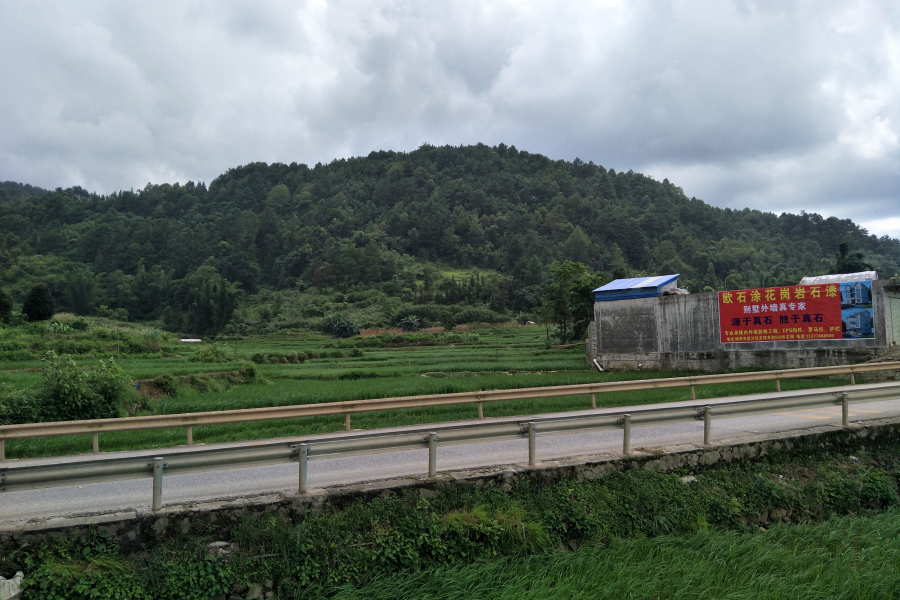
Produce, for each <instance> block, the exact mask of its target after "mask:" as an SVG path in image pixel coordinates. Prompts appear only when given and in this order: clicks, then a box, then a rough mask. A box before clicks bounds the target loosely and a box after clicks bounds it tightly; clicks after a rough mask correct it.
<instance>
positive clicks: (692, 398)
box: [691, 386, 697, 400]
mask: <svg viewBox="0 0 900 600" xmlns="http://www.w3.org/2000/svg"><path fill="white" fill-rule="evenodd" d="M696 399H697V391H696V390H695V389H694V386H691V400H696Z"/></svg>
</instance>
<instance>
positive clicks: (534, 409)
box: [0, 327, 847, 458]
mask: <svg viewBox="0 0 900 600" xmlns="http://www.w3.org/2000/svg"><path fill="white" fill-rule="evenodd" d="M543 338H544V331H543V328H539V327H498V328H494V329H479V330H476V331H475V332H473V333H472V334H470V335H469V336H467V337H466V338H465V339H466V340H468V343H465V344H452V345H451V344H438V345H424V346H405V347H399V348H396V347H384V348H382V347H372V348H370V347H363V348H361V352H362V356H357V357H352V356H350V352H351V350H352V349H353V347H352V344H360V343H363V342H365V343H368V342H367V341H366V340H368V339H369V338H357V339H356V340H335V339H332V338H328V337H325V336H322V335H319V334H312V333H306V334H298V335H284V336H267V337H266V338H254V339H250V340H246V341H242V342H240V343H239V345H238V352H237V356H238V359H239V360H248V359H250V358H251V357H252V355H253V354H254V353H256V352H265V353H270V354H274V353H277V354H280V355H285V354H288V353H290V352H297V353H298V354H299V353H307V354H310V353H312V354H315V355H319V356H320V358H311V359H309V360H307V361H305V362H303V363H301V364H290V363H284V364H278V363H275V364H271V363H267V364H260V365H258V371H259V373H260V375H261V378H262V379H263V380H265V381H266V383H264V384H260V385H240V386H235V387H230V388H228V389H224V390H222V391H209V392H206V393H202V394H201V393H198V392H196V391H195V390H192V389H190V388H187V389H183V390H182V391H180V392H179V394H178V396H177V397H176V398H163V399H161V400H153V401H150V402H149V404H148V406H149V410H150V411H151V412H152V413H154V414H182V413H189V412H205V411H216V410H231V409H245V408H261V407H269V406H290V405H297V404H314V403H323V402H342V401H347V400H363V399H372V398H395V397H402V396H421V395H427V394H447V393H455V392H472V391H481V390H496V389H512V388H530V387H544V386H559V385H576V384H585V383H595V382H604V381H625V380H635V379H648V378H656V377H676V376H683V375H689V374H692V373H688V372H658V371H657V372H646V371H644V372H627V373H609V372H607V373H598V372H596V371H593V370H591V368H590V367H589V366H588V364H587V362H586V360H585V357H584V351H583V349H577V348H576V349H547V348H546V347H545V346H544V343H543ZM411 339H418V340H420V341H422V340H424V341H426V342H429V343H431V342H432V341H434V340H435V339H442V338H439V337H434V336H432V337H431V338H429V337H428V336H427V335H419V336H418V337H413V338H411ZM454 339H455V338H454ZM232 348H233V347H232ZM167 350H168V354H169V355H168V356H163V355H161V354H157V355H150V356H147V355H145V356H140V357H133V356H125V357H123V358H122V359H121V360H120V361H119V364H120V365H121V366H122V368H123V369H124V370H125V372H126V373H127V375H128V376H129V377H130V378H131V379H132V380H134V381H142V380H150V379H153V378H155V377H157V376H159V375H161V374H164V373H168V374H171V375H174V376H176V377H177V376H186V375H194V374H203V373H215V372H221V371H230V370H235V369H239V368H241V365H240V364H238V363H200V362H190V361H189V360H188V359H189V358H190V356H192V355H193V353H194V352H195V351H196V350H197V346H196V345H181V346H177V345H175V346H169V347H168V348H167ZM175 353H177V354H175ZM226 354H227V356H228V357H229V358H232V357H233V352H232V350H228V351H227V352H226ZM75 358H76V361H77V362H78V363H79V364H80V365H83V366H86V365H90V364H95V363H96V361H97V357H96V356H90V357H85V356H77V357H75ZM41 367H42V363H41V362H40V361H33V360H31V361H22V362H12V363H11V362H6V363H3V364H0V368H2V369H3V370H0V383H2V384H7V385H9V386H12V387H20V388H25V387H35V386H37V385H38V384H39V383H40V378H41V373H40V368H41ZM846 382H847V381H846V380H842V379H810V380H784V381H782V389H784V390H791V389H803V388H809V387H818V386H826V385H838V384H841V383H846ZM774 387H775V386H774V383H773V382H756V383H742V384H730V385H716V386H701V387H698V388H697V389H696V394H697V397H698V398H713V397H720V396H729V395H739V394H753V393H760V392H770V391H774ZM689 398H690V392H689V390H688V389H687V388H681V389H668V390H645V391H636V392H615V393H609V394H599V395H598V397H597V404H598V406H601V407H609V406H629V405H636V404H653V403H661V402H672V401H677V400H688V399H689ZM590 406H591V404H590V396H588V395H578V396H565V397H556V398H535V399H529V400H516V401H505V402H495V403H485V405H484V416H485V417H500V416H513V415H527V414H538V413H545V412H556V411H570V410H582V409H588V408H590ZM476 416H477V409H476V406H475V405H474V404H462V405H454V406H439V407H429V408H417V409H405V410H398V411H382V412H377V413H362V414H355V415H353V417H352V426H353V427H354V428H365V429H369V428H374V427H387V426H398V425H413V424H423V423H432V422H441V421H454V420H461V419H473V418H476ZM343 427H344V422H343V417H342V416H340V415H335V416H329V417H315V418H312V417H311V418H304V419H287V420H281V421H267V422H257V423H235V424H229V425H217V426H207V427H195V428H194V440H195V442H196V443H214V442H226V441H239V440H251V439H261V438H271V437H294V436H301V435H309V434H313V433H326V432H331V431H338V430H342V429H343ZM185 437H186V436H185V431H184V430H183V429H170V430H152V431H142V432H125V433H104V434H103V435H102V436H101V442H100V445H101V449H102V450H104V451H114V450H127V449H140V448H153V447H165V446H170V445H174V444H182V443H184V441H185ZM90 448H91V443H90V436H67V437H61V438H42V439H32V440H21V441H19V440H11V441H8V442H7V444H6V453H7V456H8V457H10V458H25V457H35V456H53V455H60V454H73V453H78V452H88V451H90Z"/></svg>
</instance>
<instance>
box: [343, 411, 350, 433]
mask: <svg viewBox="0 0 900 600" xmlns="http://www.w3.org/2000/svg"><path fill="white" fill-rule="evenodd" d="M344 431H350V413H347V414H345V415H344Z"/></svg>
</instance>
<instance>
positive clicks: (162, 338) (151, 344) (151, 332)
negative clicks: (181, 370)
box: [141, 329, 169, 352]
mask: <svg viewBox="0 0 900 600" xmlns="http://www.w3.org/2000/svg"><path fill="white" fill-rule="evenodd" d="M141 339H143V341H144V343H145V344H146V345H147V347H148V348H150V350H152V351H153V352H160V351H162V348H163V346H164V345H165V344H166V342H168V341H169V335H168V334H167V333H166V332H164V331H162V330H160V329H148V330H147V331H145V332H144V333H142V334H141Z"/></svg>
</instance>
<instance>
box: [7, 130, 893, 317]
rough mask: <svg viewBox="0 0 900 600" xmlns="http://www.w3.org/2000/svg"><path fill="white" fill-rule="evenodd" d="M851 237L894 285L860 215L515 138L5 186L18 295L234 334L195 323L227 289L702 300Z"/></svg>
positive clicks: (495, 299) (823, 253)
mask: <svg viewBox="0 0 900 600" xmlns="http://www.w3.org/2000/svg"><path fill="white" fill-rule="evenodd" d="M842 242H845V243H848V244H849V246H850V248H851V249H852V250H853V251H859V252H862V253H863V255H864V258H865V261H866V262H868V263H870V264H871V265H873V266H874V267H876V268H878V270H879V271H880V272H881V273H882V274H883V275H887V276H890V275H893V274H895V273H896V272H897V271H898V265H900V242H898V241H897V240H895V239H889V238H886V237H883V238H877V237H875V236H870V235H867V234H866V232H865V231H864V230H861V229H860V228H859V227H858V226H857V225H855V224H854V223H853V222H851V221H850V220H839V219H836V218H828V219H825V218H822V217H821V216H819V215H816V214H809V213H806V214H800V215H793V214H782V215H775V214H771V213H763V212H759V211H755V210H749V209H744V210H739V211H735V210H730V209H719V208H715V207H712V206H710V205H708V204H706V203H704V202H702V201H701V200H698V199H696V198H688V197H686V196H685V195H684V193H683V192H682V190H681V188H679V187H677V186H676V185H674V184H672V183H670V182H669V181H668V180H664V181H662V182H658V181H655V180H653V179H652V178H650V177H647V176H644V175H641V174H639V173H634V172H632V171H628V172H627V173H625V172H616V171H614V170H612V169H610V170H607V169H604V168H603V167H601V166H599V165H595V164H593V163H585V162H582V161H581V160H578V159H576V160H575V161H573V162H568V161H562V160H558V161H554V160H551V159H549V158H547V157H544V156H541V155H539V154H530V153H528V152H525V151H520V150H517V149H516V148H515V147H506V146H505V145H503V144H501V145H499V146H496V147H488V146H485V145H481V144H479V145H476V146H467V147H459V148H454V147H433V146H429V145H425V146H422V147H421V148H419V149H418V150H416V151H414V152H410V153H402V152H384V151H382V152H372V153H371V154H369V155H368V156H367V157H360V158H351V159H342V160H335V161H332V162H331V163H329V164H327V165H323V164H318V165H315V166H314V167H308V166H307V165H302V164H299V165H298V164H295V163H292V164H290V165H285V164H280V163H275V164H271V165H267V164H265V163H253V164H249V165H246V166H242V167H238V168H234V169H231V170H229V171H228V172H226V173H224V174H223V175H221V176H219V177H217V178H216V179H215V180H214V181H212V182H211V183H210V184H209V186H208V187H206V186H205V185H204V184H202V183H201V184H196V183H192V182H188V183H187V184H183V185H179V184H158V185H157V184H148V185H147V186H146V187H145V188H144V189H143V190H139V191H125V192H120V193H115V194H112V195H109V196H100V195H96V194H92V193H89V192H88V191H86V190H83V189H81V188H78V187H76V188H70V189H67V190H61V189H57V190H56V191H53V192H44V191H43V190H40V189H39V188H34V187H32V186H25V185H21V184H14V183H10V182H7V183H4V184H2V186H0V273H2V276H3V280H2V282H0V285H2V286H3V287H5V288H6V289H7V290H9V291H10V292H11V295H12V296H13V299H14V300H15V301H16V302H21V300H22V298H23V297H24V294H25V292H26V291H27V290H28V289H29V288H30V287H31V285H32V284H33V283H34V282H35V281H45V282H46V283H47V284H48V285H49V286H50V288H51V291H52V292H53V294H54V297H55V298H56V299H57V303H58V305H59V307H60V308H65V309H68V310H73V311H76V312H90V311H91V310H93V309H94V307H95V306H97V305H99V304H105V305H107V306H108V307H110V308H116V307H121V308H125V309H126V310H127V311H128V312H129V314H130V315H131V317H132V318H134V319H153V318H160V317H166V319H167V320H168V322H169V324H171V325H172V326H173V327H177V326H178V325H179V324H181V326H183V327H193V328H194V329H195V330H209V329H215V328H216V327H219V326H221V320H222V318H223V315H221V314H219V315H216V314H212V313H210V314H206V315H205V316H204V315H197V314H193V315H192V314H190V311H191V310H194V311H195V312H196V311H197V310H201V309H197V305H198V303H199V304H204V303H206V304H209V299H210V298H212V296H215V295H218V297H219V298H220V300H221V302H224V304H225V305H226V307H225V308H224V309H222V310H224V311H225V312H226V313H228V314H227V315H225V316H228V315H230V312H229V311H230V310H231V308H233V305H234V304H235V302H237V299H238V297H239V296H240V295H241V294H251V295H252V294H253V293H255V292H256V291H257V290H260V289H263V288H265V289H269V288H274V289H286V288H291V289H298V288H299V289H301V290H302V289H306V288H307V287H310V286H315V287H319V288H326V289H336V290H341V291H344V292H347V291H350V290H352V289H355V290H357V291H359V290H362V289H372V288H374V287H377V288H378V289H379V291H381V292H383V293H385V294H388V295H391V294H395V295H396V294H401V293H402V290H404V289H406V290H407V292H408V290H409V285H408V284H409V281H410V280H413V287H416V284H415V281H414V280H415V278H416V277H418V278H419V280H421V279H422V277H423V272H426V271H428V270H429V269H430V268H431V267H428V266H425V265H426V264H429V263H430V264H431V265H434V266H436V267H437V272H438V273H439V272H440V270H441V269H449V268H456V269H458V270H459V269H462V270H464V269H466V268H471V267H479V268H482V269H489V270H492V271H494V272H497V273H498V275H496V276H495V279H496V281H495V282H494V283H493V284H492V285H493V288H492V291H491V294H492V295H491V296H490V298H489V301H490V303H491V306H492V307H493V308H494V309H495V310H499V311H504V310H505V311H512V310H529V309H530V308H532V307H533V306H534V304H535V302H536V301H537V298H539V296H540V291H541V285H542V283H543V281H544V278H545V273H546V271H547V268H548V267H549V266H550V265H551V264H552V263H553V262H554V261H562V260H566V259H568V260H572V261H577V262H581V263H584V264H586V265H587V266H588V267H589V268H590V269H592V270H598V271H599V270H602V271H605V272H607V273H608V274H610V275H612V274H613V273H615V274H618V275H622V274H624V273H628V274H637V273H647V274H660V273H681V274H682V277H681V280H680V281H681V284H682V285H684V286H687V287H689V288H690V289H691V290H693V291H699V290H702V289H704V288H706V287H709V288H712V289H719V288H722V287H723V286H725V285H734V284H735V283H738V282H739V283H741V284H744V285H748V286H751V285H752V286H757V285H776V284H786V283H796V282H797V280H798V279H799V278H800V277H802V276H804V275H814V274H820V273H824V272H826V271H827V270H828V269H829V267H830V266H831V264H832V263H833V261H834V255H835V253H836V252H837V250H838V245H839V244H840V243H842ZM427 276H428V275H427V274H426V277H427ZM729 276H730V280H729V282H728V283H727V284H726V278H729ZM432 277H434V275H432ZM438 277H439V275H438ZM234 284H240V285H239V289H238V286H235V285H234ZM229 298H230V299H229ZM448 298H449V296H448ZM429 299H431V300H433V299H434V295H432V296H431V297H430V298H429ZM445 299H446V298H445ZM448 301H449V300H448ZM456 301H459V298H457V299H456ZM485 301H488V298H485ZM213 304H215V302H213ZM202 310H207V309H205V308H203V309H202ZM207 312H208V311H207ZM213 312H215V311H213ZM179 319H180V320H179Z"/></svg>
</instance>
